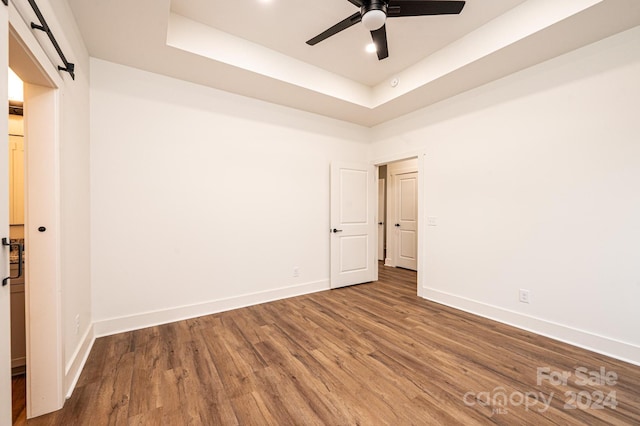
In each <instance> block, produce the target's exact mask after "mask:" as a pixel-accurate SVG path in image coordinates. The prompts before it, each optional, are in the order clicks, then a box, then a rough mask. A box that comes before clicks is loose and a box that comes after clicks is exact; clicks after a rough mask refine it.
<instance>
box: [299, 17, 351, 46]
mask: <svg viewBox="0 0 640 426" xmlns="http://www.w3.org/2000/svg"><path fill="white" fill-rule="evenodd" d="M360 21H362V16H361V15H360V12H356V13H354V14H353V15H351V16H349V17H348V18H347V19H343V20H342V21H340V22H338V23H337V24H335V25H334V26H333V27H331V28H329V29H328V30H326V31H323V32H321V33H320V34H318V35H317V36H315V37H314V38H312V39H311V40H309V41H307V44H308V45H310V46H313V45H314V44H318V43H320V42H321V41H322V40H326V39H328V38H329V37H331V36H332V35H335V34H338V33H339V32H340V31H342V30H346V29H347V28H349V27H350V26H352V25H355V24H357V23H358V22H360Z"/></svg>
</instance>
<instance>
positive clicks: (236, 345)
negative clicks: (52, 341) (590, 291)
mask: <svg viewBox="0 0 640 426" xmlns="http://www.w3.org/2000/svg"><path fill="white" fill-rule="evenodd" d="M538 367H541V368H544V367H548V369H549V370H548V371H547V370H545V371H547V373H548V374H547V376H545V377H551V378H554V379H555V378H557V377H560V375H561V374H562V373H563V372H569V373H570V374H571V376H569V378H568V380H567V383H566V384H563V383H559V382H552V381H550V380H543V381H542V382H541V383H540V384H538V383H537V372H538ZM582 367H584V368H585V369H586V371H587V372H592V371H598V372H601V371H602V370H601V369H604V371H605V376H606V374H607V373H608V374H609V376H608V377H609V383H608V384H607V383H605V384H600V385H598V384H596V383H595V379H594V380H592V382H591V383H586V384H584V383H582V381H581V380H580V379H579V378H580V377H581V374H582V370H577V371H576V369H579V368H582ZM614 373H615V374H616V375H617V379H616V380H614V379H613V376H612V375H611V374H614ZM585 374H588V373H585ZM598 374H599V373H598ZM582 375H584V374H582ZM614 381H615V384H614V383H613V382H614ZM572 395H575V396H576V398H574V399H575V400H572V398H573V397H572ZM606 396H609V398H608V399H605V397H606ZM543 399H544V400H545V401H550V403H549V405H548V406H547V405H546V404H545V403H543V402H542V401H543ZM597 402H601V403H602V404H599V405H600V406H602V407H601V408H600V407H599V406H598V405H593V404H595V403H597ZM565 404H568V405H566V406H565ZM571 404H573V405H575V406H576V408H571ZM614 404H615V407H613V405H614ZM28 424H29V425H31V424H33V425H159V424H165V425H430V424H433V425H454V424H464V425H473V424H505V425H507V424H509V425H513V424H518V425H525V424H531V425H542V424H558V425H572V424H575V425H585V424H588V425H596V424H612V425H623V424H629V425H632V424H635V425H638V424H640V367H637V366H633V365H630V364H627V363H624V362H621V361H617V360H614V359H611V358H608V357H605V356H602V355H599V354H595V353H592V352H589V351H586V350H582V349H579V348H575V347H572V346H569V345H566V344H563V343H559V342H556V341H553V340H551V339H547V338H544V337H541V336H537V335H534V334H532V333H528V332H526V331H522V330H519V329H516V328H513V327H508V326H505V325H502V324H499V323H496V322H493V321H489V320H486V319H483V318H479V317H476V316H474V315H470V314H467V313H464V312H461V311H457V310H454V309H451V308H448V307H445V306H442V305H439V304H436V303H432V302H429V301H426V300H424V299H421V298H419V297H417V296H416V275H415V273H414V272H411V271H407V270H402V269H394V268H385V267H383V266H381V267H380V280H379V281H377V282H375V283H371V284H363V285H359V286H354V287H348V288H343V289H338V290H331V291H325V292H321V293H315V294H310V295H305V296H301V297H296V298H291V299H286V300H280V301H276V302H272V303H266V304H262V305H257V306H252V307H248V308H243V309H238V310H234V311H230V312H224V313H220V314H215V315H210V316H205V317H201V318H196V319H191V320H186V321H181V322H177V323H173V324H167V325H163V326H157V327H151V328H147V329H144V330H138V331H133V332H129V333H123V334H118V335H115V336H109V337H104V338H100V339H98V340H96V342H95V345H94V347H93V350H92V352H91V355H90V357H89V359H88V361H87V364H86V367H85V369H84V371H83V373H82V375H81V377H80V380H79V382H78V385H77V387H76V390H75V392H74V393H73V395H72V397H71V398H70V399H69V400H68V401H67V403H66V404H65V407H64V408H63V409H62V410H60V411H58V412H55V413H52V414H50V415H46V416H42V417H39V418H37V419H33V420H30V421H29V422H28Z"/></svg>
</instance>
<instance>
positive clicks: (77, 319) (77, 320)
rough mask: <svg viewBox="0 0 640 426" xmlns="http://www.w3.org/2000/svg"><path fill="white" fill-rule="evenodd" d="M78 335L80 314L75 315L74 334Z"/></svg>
mask: <svg viewBox="0 0 640 426" xmlns="http://www.w3.org/2000/svg"><path fill="white" fill-rule="evenodd" d="M78 333H80V314H78V315H76V334H78Z"/></svg>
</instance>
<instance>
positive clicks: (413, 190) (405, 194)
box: [395, 172, 418, 271]
mask: <svg viewBox="0 0 640 426" xmlns="http://www.w3.org/2000/svg"><path fill="white" fill-rule="evenodd" d="M395 189H396V190H395V193H396V203H397V208H396V223H395V228H396V244H397V249H396V253H397V256H396V257H397V259H396V266H399V267H401V268H407V269H412V270H414V271H416V270H417V269H418V256H417V254H418V202H417V199H418V173H417V172H412V173H405V174H400V175H396V188H395Z"/></svg>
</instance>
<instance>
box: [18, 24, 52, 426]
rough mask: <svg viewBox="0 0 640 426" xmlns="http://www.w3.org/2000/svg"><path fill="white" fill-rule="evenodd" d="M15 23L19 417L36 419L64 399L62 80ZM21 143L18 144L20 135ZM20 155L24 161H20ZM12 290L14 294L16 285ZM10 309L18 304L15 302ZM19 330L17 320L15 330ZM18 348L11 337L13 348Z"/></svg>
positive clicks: (28, 33)
mask: <svg viewBox="0 0 640 426" xmlns="http://www.w3.org/2000/svg"><path fill="white" fill-rule="evenodd" d="M15 24H16V25H18V26H17V27H14V22H13V20H12V21H11V22H10V26H9V37H8V38H9V62H8V66H9V67H10V69H11V70H13V72H15V74H16V75H17V77H19V79H20V80H22V82H23V95H24V96H23V115H22V126H23V130H24V131H23V134H22V140H21V141H22V144H21V146H22V147H23V156H20V155H18V153H16V155H15V157H14V159H15V161H14V164H13V166H14V169H15V171H16V173H17V175H16V173H14V177H16V179H15V180H13V182H14V183H17V182H18V181H19V178H20V177H22V183H21V184H16V185H14V190H13V195H14V203H13V205H12V208H13V207H16V208H17V210H16V213H15V216H16V221H15V225H14V226H12V227H11V228H12V229H11V231H12V235H11V238H14V237H16V238H18V237H19V239H21V240H23V242H24V256H23V258H24V259H26V261H25V263H24V266H25V268H24V274H23V279H24V281H23V286H22V288H23V289H24V292H23V295H22V297H24V325H23V327H24V341H25V342H24V343H25V351H24V358H23V360H22V364H23V365H22V369H23V371H24V373H25V376H24V380H23V381H22V386H21V387H20V386H19V387H17V388H16V392H21V393H23V392H24V393H23V394H24V395H25V398H24V399H22V401H23V404H25V405H26V413H24V410H22V411H23V414H21V415H22V416H24V417H26V418H32V417H37V416H39V415H42V414H45V413H48V412H51V411H54V410H57V409H59V408H61V407H62V405H63V403H64V385H63V380H64V361H63V353H62V327H61V300H60V273H59V271H60V266H59V263H60V261H59V252H60V250H59V236H58V232H59V211H60V202H59V135H58V129H59V119H60V117H59V114H58V111H59V99H58V90H57V87H58V86H59V84H56V83H55V82H56V81H58V80H59V76H58V75H57V74H56V71H55V70H53V66H52V65H51V64H50V63H48V62H47V61H46V56H45V55H43V53H42V51H41V50H39V49H41V48H40V46H39V44H37V42H36V41H35V40H31V39H29V38H28V37H27V36H31V33H30V32H29V31H28V29H27V31H24V28H23V26H26V25H25V24H24V22H22V21H20V20H18V21H16V22H15ZM23 36H24V37H23ZM25 37H26V38H25ZM25 40H26V41H25ZM34 52H36V53H34ZM14 112H17V111H14ZM16 115H17V114H16ZM16 145H19V144H18V141H16ZM19 158H21V159H22V160H19ZM19 161H22V164H18V163H19ZM20 166H21V167H22V171H21V173H20V171H19V168H20ZM20 175H21V176H20ZM20 195H22V200H23V201H22V203H23V204H22V205H23V206H24V207H23V208H22V211H21V214H22V216H23V217H22V218H18V217H19V216H20V214H19V213H20V208H19V207H17V206H20V201H19V198H20ZM19 222H22V224H21V225H22V226H20V223H19ZM12 223H14V222H12ZM14 228H15V230H14ZM12 284H14V283H12ZM11 293H12V294H11V297H12V299H14V294H13V293H14V291H13V288H12V289H11ZM15 299H18V296H15ZM12 302H13V300H12ZM12 304H13V303H12ZM16 304H17V305H19V302H16ZM11 308H12V310H13V306H11ZM13 325H14V324H13V323H12V326H13ZM20 328H22V327H19V325H18V324H16V327H15V329H16V330H19V329H20ZM12 334H13V333H12ZM13 346H14V342H13V341H12V349H13ZM15 346H16V348H19V346H20V345H18V344H17V343H16V344H15ZM17 352H18V350H17V349H16V350H15V351H12V361H16V359H15V358H14V354H17ZM19 363H20V362H18V364H19ZM14 372H15V373H19V372H20V369H16V370H12V373H14ZM21 389H26V390H21ZM18 399H19V400H20V398H18ZM25 401H26V402H25Z"/></svg>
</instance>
